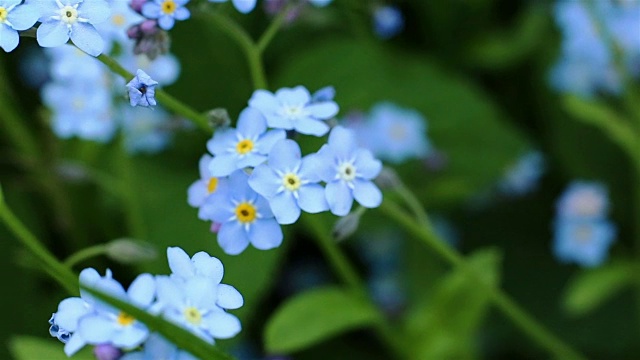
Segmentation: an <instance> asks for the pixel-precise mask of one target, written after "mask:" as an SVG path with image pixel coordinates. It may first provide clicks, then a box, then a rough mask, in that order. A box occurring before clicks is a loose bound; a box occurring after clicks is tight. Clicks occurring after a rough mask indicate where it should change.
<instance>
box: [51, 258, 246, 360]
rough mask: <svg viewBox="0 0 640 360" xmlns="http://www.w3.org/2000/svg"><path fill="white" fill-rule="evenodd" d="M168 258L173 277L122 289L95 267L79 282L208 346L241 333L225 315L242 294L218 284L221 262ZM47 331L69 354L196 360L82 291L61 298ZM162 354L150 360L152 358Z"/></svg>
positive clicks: (143, 279) (144, 278)
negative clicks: (89, 351)
mask: <svg viewBox="0 0 640 360" xmlns="http://www.w3.org/2000/svg"><path fill="white" fill-rule="evenodd" d="M167 258H168V261H169V267H170V268H171V272H172V273H171V275H169V276H166V275H159V276H152V275H150V274H141V275H139V276H138V277H137V278H136V279H135V280H134V281H133V282H132V283H131V285H130V286H129V288H128V290H126V291H125V290H124V288H123V286H122V285H121V284H120V283H119V282H118V281H116V280H114V279H113V277H112V274H111V272H110V271H109V270H107V272H106V275H105V276H100V274H98V272H97V271H96V270H95V269H92V268H88V269H85V270H83V271H82V272H81V273H80V284H81V285H83V286H85V287H89V288H93V289H95V290H98V291H101V292H103V293H105V294H108V295H111V296H113V297H115V298H117V299H120V300H122V301H125V302H127V303H129V304H131V305H134V306H136V307H138V308H140V309H142V310H146V311H148V312H149V313H151V314H154V315H161V316H163V317H164V318H165V319H167V320H169V321H171V322H173V323H174V324H176V325H178V326H181V327H183V328H185V329H187V330H188V331H190V332H192V333H194V334H195V335H197V336H198V337H200V338H202V339H204V340H205V341H207V342H210V343H213V342H214V339H226V338H230V337H233V336H235V335H236V334H237V333H238V332H240V328H241V326H240V321H239V320H238V318H237V317H235V316H233V315H231V314H229V313H227V312H226V310H228V309H237V308H239V307H241V306H242V305H243V299H242V295H241V294H240V293H239V292H238V290H236V289H235V288H234V287H233V286H230V285H226V284H221V283H220V281H221V280H222V276H223V266H222V263H221V262H220V260H218V259H217V258H215V257H212V256H209V255H208V254H207V253H205V252H199V253H196V254H195V255H194V256H193V257H191V258H190V257H189V256H188V255H187V254H186V253H185V252H184V251H183V250H182V249H180V248H177V247H170V248H168V249H167ZM49 323H50V324H51V326H50V328H49V332H50V333H51V336H54V337H57V338H58V339H59V340H60V341H62V342H63V343H65V347H64V352H65V353H66V354H67V356H71V355H73V354H75V353H76V352H77V351H78V350H80V349H81V348H82V347H84V346H85V345H94V346H96V350H95V351H96V352H98V351H116V352H118V353H122V352H126V351H130V350H133V349H136V348H138V347H140V346H142V347H143V350H142V352H129V353H128V354H126V355H125V356H124V357H122V359H129V360H132V359H141V358H142V359H157V358H174V357H167V356H168V355H170V354H174V355H175V356H176V358H178V354H179V353H183V354H182V355H181V356H180V357H179V358H180V359H195V358H194V357H192V356H191V355H189V354H187V353H184V352H182V351H181V350H179V349H178V348H177V347H176V346H175V345H173V344H171V343H170V342H168V341H167V340H165V339H164V338H163V337H162V336H160V335H159V334H156V333H151V332H150V331H149V329H148V328H147V327H146V326H145V325H144V324H143V323H141V322H140V321H138V320H137V319H136V318H134V317H133V316H131V315H129V314H127V313H125V312H123V311H120V310H118V309H116V308H114V307H112V306H110V305H108V304H106V303H104V302H103V301H101V300H98V299H97V298H96V297H94V296H93V295H91V294H90V293H89V292H87V291H86V290H83V289H81V290H80V297H71V298H67V299H65V300H63V301H62V302H61V303H60V305H59V306H58V311H57V312H56V313H54V314H53V315H52V317H51V320H49ZM154 354H156V355H160V356H158V357H153V355H154Z"/></svg>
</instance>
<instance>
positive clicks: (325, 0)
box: [308, 0, 333, 7]
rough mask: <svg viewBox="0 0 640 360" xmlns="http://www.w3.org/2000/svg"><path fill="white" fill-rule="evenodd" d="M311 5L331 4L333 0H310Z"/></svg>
mask: <svg viewBox="0 0 640 360" xmlns="http://www.w3.org/2000/svg"><path fill="white" fill-rule="evenodd" d="M308 1H309V2H310V3H311V5H313V6H317V7H323V6H327V5H329V4H331V2H332V1H333V0H308Z"/></svg>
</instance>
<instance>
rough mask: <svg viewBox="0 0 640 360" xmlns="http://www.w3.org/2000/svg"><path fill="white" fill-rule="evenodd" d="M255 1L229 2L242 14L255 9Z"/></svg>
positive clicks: (217, 1)
mask: <svg viewBox="0 0 640 360" xmlns="http://www.w3.org/2000/svg"><path fill="white" fill-rule="evenodd" d="M209 1H210V2H215V3H223V2H227V1H228V0H209ZM256 1H257V0H231V2H232V3H233V6H235V7H236V9H237V10H238V11H240V12H241V13H243V14H248V13H250V12H251V11H252V10H253V9H254V8H255V7H256Z"/></svg>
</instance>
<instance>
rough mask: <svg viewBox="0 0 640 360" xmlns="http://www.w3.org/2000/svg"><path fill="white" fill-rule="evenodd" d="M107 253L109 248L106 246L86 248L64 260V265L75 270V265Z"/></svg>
mask: <svg viewBox="0 0 640 360" xmlns="http://www.w3.org/2000/svg"><path fill="white" fill-rule="evenodd" d="M106 251H107V247H106V246H105V245H104V244H99V245H94V246H90V247H88V248H84V249H82V250H80V251H78V252H76V253H74V254H72V255H71V256H69V257H68V258H66V259H65V260H64V262H63V263H64V265H65V266H66V267H68V268H70V269H71V268H73V267H74V266H75V265H77V264H79V263H81V262H83V261H85V260H87V259H90V258H92V257H96V256H100V255H104V254H105V253H106Z"/></svg>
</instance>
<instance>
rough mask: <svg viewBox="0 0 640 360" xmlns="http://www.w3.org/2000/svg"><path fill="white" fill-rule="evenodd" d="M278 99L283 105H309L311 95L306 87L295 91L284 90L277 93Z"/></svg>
mask: <svg viewBox="0 0 640 360" xmlns="http://www.w3.org/2000/svg"><path fill="white" fill-rule="evenodd" d="M276 98H277V99H278V101H279V102H280V103H281V104H291V105H303V104H307V103H309V101H310V100H311V94H309V90H307V89H306V88H305V87H304V86H296V87H295V88H293V89H290V88H282V89H280V90H278V91H276Z"/></svg>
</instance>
